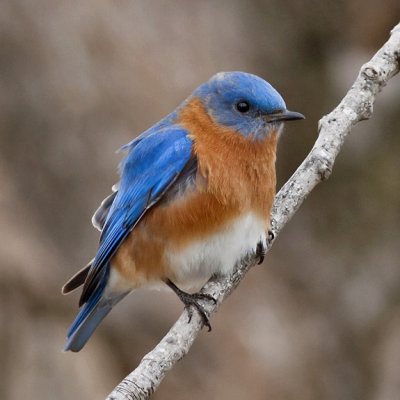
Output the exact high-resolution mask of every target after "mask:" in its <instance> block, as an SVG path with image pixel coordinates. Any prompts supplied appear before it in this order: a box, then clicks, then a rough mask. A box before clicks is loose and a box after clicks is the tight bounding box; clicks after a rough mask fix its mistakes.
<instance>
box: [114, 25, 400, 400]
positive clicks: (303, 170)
mask: <svg viewBox="0 0 400 400" xmlns="http://www.w3.org/2000/svg"><path fill="white" fill-rule="evenodd" d="M399 69H400V23H399V24H398V25H397V26H396V27H395V28H394V29H393V30H392V32H391V36H390V38H389V40H388V41H387V42H386V43H385V44H384V46H383V47H382V48H381V49H380V50H379V51H378V52H377V53H376V54H375V55H374V57H373V58H372V59H371V60H370V61H369V62H367V63H366V64H364V65H363V66H362V67H361V70H360V72H359V74H358V77H357V79H356V80H355V82H354V84H353V86H352V87H351V88H350V90H349V91H348V93H347V94H346V96H345V97H344V98H343V100H342V101H341V102H340V104H339V105H338V106H337V107H336V108H335V109H334V110H333V111H332V112H331V113H330V114H328V115H326V116H324V117H323V118H322V119H321V120H320V121H319V126H318V130H319V136H318V139H317V141H316V142H315V144H314V146H313V148H312V150H311V152H310V153H309V154H308V156H307V157H306V159H305V160H304V161H303V163H302V164H301V165H300V166H299V168H298V169H297V171H296V172H295V173H294V174H293V175H292V177H291V178H290V179H289V180H288V181H287V182H286V184H285V185H284V186H283V187H282V189H281V190H280V191H279V193H278V194H277V195H276V197H275V202H274V206H273V209H272V229H273V232H274V235H275V239H276V237H277V236H278V234H279V232H280V231H281V230H282V228H283V227H284V226H285V225H286V223H287V222H288V221H289V220H290V218H292V216H293V215H294V214H295V213H296V211H297V210H298V208H299V207H300V205H301V204H302V203H303V201H304V200H305V199H306V197H307V196H308V194H309V193H310V192H311V191H312V190H313V188H314V187H315V186H316V185H317V184H318V183H320V182H322V181H323V180H325V179H327V178H328V177H329V175H330V174H331V172H332V168H333V164H334V162H335V159H336V156H337V155H338V153H339V151H340V149H341V147H342V145H343V142H344V139H345V137H346V136H347V135H348V134H349V133H350V131H351V129H352V127H353V126H354V125H355V124H356V123H357V122H359V121H362V120H365V119H368V118H370V117H371V115H372V111H373V105H374V102H375V98H376V96H377V94H378V93H379V92H380V91H381V90H382V88H383V87H384V86H385V85H386V83H387V82H388V80H389V79H390V78H391V77H393V76H394V75H395V74H396V73H398V72H399ZM275 239H274V240H275ZM271 245H272V243H270V244H269V245H268V250H269V248H270V247H271ZM257 261H258V259H257V256H256V255H255V254H248V255H246V256H245V257H244V258H243V259H242V260H241V261H240V262H239V263H238V264H237V265H236V267H235V270H234V272H233V274H232V275H231V276H227V277H214V278H211V279H210V280H209V281H208V282H207V284H206V285H205V286H204V287H203V289H202V292H203V293H207V294H210V295H212V296H213V297H214V298H215V299H216V300H217V304H213V303H211V302H203V303H202V304H203V305H204V308H205V310H206V311H207V312H209V313H214V312H216V311H217V309H218V307H219V305H220V304H221V303H222V302H223V301H224V299H225V298H226V297H227V296H229V294H230V293H231V292H232V291H233V290H234V289H235V288H236V286H237V285H238V284H239V283H240V281H241V280H242V279H243V277H244V276H245V274H246V273H247V271H248V270H249V269H250V268H251V267H253V266H254V265H255V264H256V263H257ZM202 327H203V323H202V321H201V318H200V316H199V315H198V313H196V312H195V313H193V318H192V320H191V322H190V323H188V314H187V312H186V311H184V312H183V313H182V315H181V316H180V318H179V319H178V320H177V321H176V323H175V324H174V326H173V327H172V328H171V330H170V331H169V332H168V333H167V334H166V335H165V337H164V338H163V339H162V340H161V342H160V343H159V344H158V345H157V346H156V347H155V348H154V349H153V350H152V351H151V352H149V353H148V354H146V355H145V356H144V357H143V359H142V361H141V362H140V364H139V366H138V367H137V368H136V369H135V370H134V371H133V372H131V373H130V374H129V375H128V376H127V377H126V378H125V379H124V380H123V381H122V382H121V383H120V384H119V385H118V386H117V387H116V388H115V389H114V390H113V392H112V393H111V394H110V395H109V396H108V397H107V400H133V399H135V400H136V399H147V398H149V396H150V395H151V394H152V393H153V392H154V391H155V390H156V389H157V388H158V386H159V385H160V383H161V381H162V380H163V378H164V376H165V374H166V373H167V372H168V371H169V370H170V369H171V368H172V367H173V366H174V365H175V363H177V362H178V361H179V360H180V359H181V358H183V357H184V356H185V355H186V354H187V353H188V351H189V349H190V347H191V346H192V344H193V342H194V340H195V339H196V337H197V335H198V333H199V332H200V330H201V329H202Z"/></svg>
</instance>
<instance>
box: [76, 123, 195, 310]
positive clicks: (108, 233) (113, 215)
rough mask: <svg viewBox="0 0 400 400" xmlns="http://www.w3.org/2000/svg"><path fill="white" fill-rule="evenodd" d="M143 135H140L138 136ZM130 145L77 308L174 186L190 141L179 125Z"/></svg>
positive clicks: (146, 135)
mask: <svg viewBox="0 0 400 400" xmlns="http://www.w3.org/2000/svg"><path fill="white" fill-rule="evenodd" d="M141 136H142V135H141ZM141 136H140V137H139V138H138V139H136V141H133V142H131V144H130V146H129V145H128V149H129V150H130V151H129V153H128V154H127V156H126V157H125V159H124V160H123V161H122V163H121V165H120V169H121V181H120V187H119V190H118V192H117V194H116V196H115V199H114V201H113V203H112V205H111V207H110V210H109V212H108V214H107V218H106V219H105V222H104V226H103V230H102V234H101V238H100V247H99V250H98V253H97V255H96V257H95V259H94V261H93V264H92V266H91V268H90V271H89V273H88V276H87V278H86V281H85V284H84V287H83V291H82V296H81V299H80V305H82V304H84V303H85V302H87V301H88V300H89V299H90V297H91V295H92V294H94V293H95V292H96V293H97V291H96V289H97V288H98V287H99V286H102V285H103V282H102V281H103V280H105V279H107V276H108V274H106V273H105V271H104V269H105V268H108V267H107V265H108V262H109V261H110V259H111V258H112V256H113V255H114V254H115V252H116V251H117V249H118V247H119V246H120V245H121V243H122V242H123V240H124V239H125V238H126V236H127V235H128V234H129V233H130V232H131V230H132V229H133V228H134V227H135V225H136V224H137V223H138V222H139V220H140V219H141V217H142V216H143V215H144V213H145V212H146V211H147V210H148V209H149V208H150V207H151V206H152V205H154V204H155V203H156V202H157V201H159V199H160V198H161V197H162V195H163V194H164V193H165V192H166V191H167V190H168V189H169V188H170V187H171V185H173V183H174V182H175V180H176V179H177V177H178V176H179V174H180V173H181V171H182V170H183V169H184V167H185V165H186V164H187V163H188V161H189V159H190V157H191V151H192V141H191V140H190V139H189V138H188V136H187V132H186V131H185V130H184V129H183V128H182V127H180V126H179V125H171V126H165V124H164V125H162V129H161V130H159V131H154V130H153V131H152V132H149V131H147V132H145V134H144V135H143V137H141Z"/></svg>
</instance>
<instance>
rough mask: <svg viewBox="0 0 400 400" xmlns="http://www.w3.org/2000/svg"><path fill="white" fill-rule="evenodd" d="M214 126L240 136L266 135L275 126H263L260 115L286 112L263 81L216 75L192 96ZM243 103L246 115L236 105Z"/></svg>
mask: <svg viewBox="0 0 400 400" xmlns="http://www.w3.org/2000/svg"><path fill="white" fill-rule="evenodd" d="M193 95H194V96H196V97H199V98H200V100H201V101H202V103H203V105H204V107H205V109H206V111H207V113H208V114H209V115H210V117H211V118H212V119H213V120H214V121H216V122H217V123H218V124H220V125H223V126H225V127H227V128H233V129H235V130H237V131H238V132H240V133H241V134H242V135H244V136H250V135H252V134H254V135H255V137H258V136H259V135H260V134H262V135H265V134H268V131H269V129H271V128H273V127H274V128H276V123H269V124H268V123H266V120H265V119H263V118H261V117H263V116H267V115H271V114H274V113H278V112H280V111H285V110H286V104H285V102H284V100H283V98H282V96H281V95H280V94H279V93H278V92H277V91H276V90H275V89H274V88H273V87H272V86H271V85H270V84H269V83H268V82H266V81H264V80H263V79H261V78H259V77H258V76H256V75H252V74H248V73H245V72H220V73H218V74H216V75H214V76H213V77H212V78H211V79H210V80H209V81H208V82H206V83H205V84H203V85H201V86H200V87H199V88H197V89H196V90H195V92H194V93H193ZM241 101H247V102H248V103H249V105H250V109H249V111H248V112H246V113H241V112H239V111H238V110H237V108H236V105H237V104H238V103H239V102H241Z"/></svg>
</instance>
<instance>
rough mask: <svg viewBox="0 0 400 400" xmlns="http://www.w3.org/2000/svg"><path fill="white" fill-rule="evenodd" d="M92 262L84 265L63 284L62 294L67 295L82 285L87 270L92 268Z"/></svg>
mask: <svg viewBox="0 0 400 400" xmlns="http://www.w3.org/2000/svg"><path fill="white" fill-rule="evenodd" d="M92 262H93V260H91V261H90V262H89V263H88V264H87V265H85V266H84V267H83V268H82V269H81V270H80V271H78V272H77V273H76V274H75V275H74V276H73V277H72V278H70V279H69V280H68V281H67V282H66V283H65V285H64V286H63V287H62V288H61V293H62V294H68V293H70V292H72V291H73V290H75V289H77V288H78V287H79V286H81V285H83V284H84V282H85V280H86V277H87V274H88V272H89V269H90V267H91V266H92Z"/></svg>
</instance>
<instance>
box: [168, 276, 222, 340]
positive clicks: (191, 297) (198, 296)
mask: <svg viewBox="0 0 400 400" xmlns="http://www.w3.org/2000/svg"><path fill="white" fill-rule="evenodd" d="M167 285H168V286H169V287H170V288H171V289H172V290H173V291H174V292H175V293H176V295H177V296H178V297H179V299H180V300H181V302H182V303H183V304H184V306H185V310H187V312H188V315H189V320H188V323H189V322H190V321H191V320H192V316H193V308H195V309H196V310H197V311H198V313H199V314H200V316H201V318H202V320H203V323H204V325H205V326H206V327H207V328H208V332H210V331H211V324H210V319H209V318H208V314H207V311H206V310H205V309H204V307H203V306H202V305H201V304H199V303H198V300H210V301H212V302H213V303H214V304H216V303H217V300H215V299H214V297H212V296H211V295H209V294H205V293H193V294H190V293H186V292H184V291H183V290H181V289H179V288H178V287H177V286H176V285H175V284H174V283H173V282H172V281H170V280H169V279H168V280H167Z"/></svg>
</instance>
